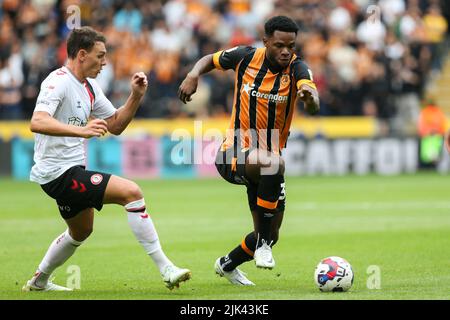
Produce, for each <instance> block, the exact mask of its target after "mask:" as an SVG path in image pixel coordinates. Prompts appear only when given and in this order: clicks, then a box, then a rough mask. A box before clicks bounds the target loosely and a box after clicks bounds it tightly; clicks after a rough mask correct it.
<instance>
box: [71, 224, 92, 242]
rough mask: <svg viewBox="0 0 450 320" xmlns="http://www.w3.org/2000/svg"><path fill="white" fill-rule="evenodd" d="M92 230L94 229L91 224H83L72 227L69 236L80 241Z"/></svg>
mask: <svg viewBox="0 0 450 320" xmlns="http://www.w3.org/2000/svg"><path fill="white" fill-rule="evenodd" d="M93 231H94V227H93V226H83V227H77V228H72V229H70V230H69V232H70V236H71V237H72V238H73V239H74V240H75V241H80V242H81V241H84V240H86V239H87V238H88V237H89V236H90V235H91V234H92V232H93Z"/></svg>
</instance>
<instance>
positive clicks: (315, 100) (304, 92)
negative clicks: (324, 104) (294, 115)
mask: <svg viewBox="0 0 450 320" xmlns="http://www.w3.org/2000/svg"><path fill="white" fill-rule="evenodd" d="M297 95H298V98H299V99H300V100H301V101H303V103H304V104H305V110H306V111H307V112H308V113H309V114H315V113H317V112H319V108H320V104H319V93H318V92H317V90H316V89H314V88H313V87H310V86H308V85H307V84H302V85H301V86H300V88H299V90H298V92H297Z"/></svg>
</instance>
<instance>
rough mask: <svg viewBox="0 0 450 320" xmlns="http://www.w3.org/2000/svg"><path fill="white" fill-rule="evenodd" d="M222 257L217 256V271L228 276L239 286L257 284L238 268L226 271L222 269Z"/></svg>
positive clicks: (220, 274) (227, 277) (215, 267)
mask: <svg viewBox="0 0 450 320" xmlns="http://www.w3.org/2000/svg"><path fill="white" fill-rule="evenodd" d="M220 258H221V257H219V258H217V260H216V263H215V264H214V270H215V271H216V273H217V274H218V275H219V276H221V277H224V278H226V279H227V280H228V281H230V282H231V283H232V284H236V285H238V286H254V285H255V284H254V283H253V282H251V281H250V280H248V279H247V277H246V276H245V273H244V272H242V271H241V270H239V269H238V268H235V269H233V270H232V271H225V270H223V269H222V266H221V265H220Z"/></svg>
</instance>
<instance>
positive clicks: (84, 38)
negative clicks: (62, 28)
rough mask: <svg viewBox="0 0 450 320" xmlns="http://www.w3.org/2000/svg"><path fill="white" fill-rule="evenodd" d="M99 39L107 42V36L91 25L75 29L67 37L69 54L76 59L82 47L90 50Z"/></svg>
mask: <svg viewBox="0 0 450 320" xmlns="http://www.w3.org/2000/svg"><path fill="white" fill-rule="evenodd" d="M97 41H101V42H103V43H106V38H105V36H104V35H102V34H101V33H100V32H97V31H95V30H94V29H92V28H91V27H81V28H77V29H73V30H72V32H71V33H70V35H69V38H68V39H67V56H68V57H69V58H70V59H75V57H76V56H77V53H78V51H80V50H81V49H84V50H86V51H90V50H91V49H92V47H94V45H95V43H96V42H97Z"/></svg>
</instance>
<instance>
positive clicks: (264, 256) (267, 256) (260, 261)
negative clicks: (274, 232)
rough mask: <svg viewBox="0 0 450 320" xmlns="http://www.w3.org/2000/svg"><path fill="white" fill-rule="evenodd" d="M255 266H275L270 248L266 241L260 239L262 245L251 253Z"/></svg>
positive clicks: (269, 267)
mask: <svg viewBox="0 0 450 320" xmlns="http://www.w3.org/2000/svg"><path fill="white" fill-rule="evenodd" d="M253 258H254V259H255V264H256V267H258V268H262V269H273V267H275V260H274V259H273V257H272V248H271V247H270V245H269V244H267V242H265V241H264V240H262V245H261V246H260V247H259V248H257V249H256V250H255V254H254V255H253Z"/></svg>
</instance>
